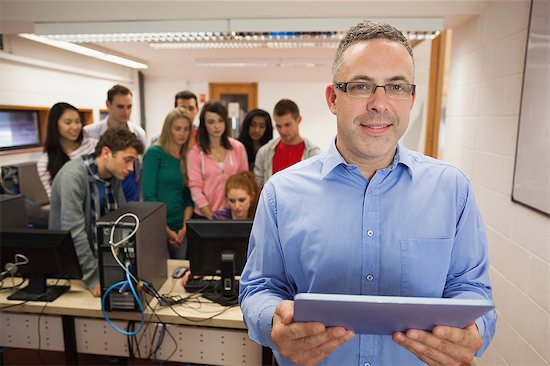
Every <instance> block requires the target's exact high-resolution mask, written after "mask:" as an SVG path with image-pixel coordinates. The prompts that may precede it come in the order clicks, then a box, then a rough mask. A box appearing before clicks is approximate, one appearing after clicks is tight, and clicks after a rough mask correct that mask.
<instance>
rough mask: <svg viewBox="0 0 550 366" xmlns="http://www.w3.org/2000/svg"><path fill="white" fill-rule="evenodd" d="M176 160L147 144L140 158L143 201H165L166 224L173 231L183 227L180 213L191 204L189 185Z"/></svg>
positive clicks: (154, 146) (162, 150) (157, 147)
mask: <svg viewBox="0 0 550 366" xmlns="http://www.w3.org/2000/svg"><path fill="white" fill-rule="evenodd" d="M180 162H181V161H180V159H176V158H174V157H173V156H172V155H170V154H168V153H167V152H166V151H164V149H163V148H162V147H160V146H158V145H153V146H151V147H150V148H149V149H148V150H147V152H146V153H145V156H144V158H143V176H142V181H141V183H142V185H143V200H144V201H155V202H164V203H165V204H166V212H167V217H166V224H167V225H168V227H169V228H170V229H171V230H173V231H175V232H177V231H178V230H180V229H181V228H182V226H183V212H184V210H185V208H187V207H190V206H191V207H192V206H193V201H192V200H191V193H190V191H189V187H187V185H186V184H185V182H184V180H183V174H182V172H181V166H180Z"/></svg>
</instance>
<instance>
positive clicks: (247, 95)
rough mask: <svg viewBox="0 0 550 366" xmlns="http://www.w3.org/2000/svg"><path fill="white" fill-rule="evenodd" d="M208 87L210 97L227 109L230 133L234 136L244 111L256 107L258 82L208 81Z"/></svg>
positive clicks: (236, 133) (246, 111)
mask: <svg viewBox="0 0 550 366" xmlns="http://www.w3.org/2000/svg"><path fill="white" fill-rule="evenodd" d="M208 89H209V95H210V99H211V100H217V101H219V102H221V103H222V104H223V105H225V107H226V108H227V109H228V111H229V119H230V120H231V130H232V134H231V135H232V136H233V137H235V138H236V137H237V136H238V135H239V132H240V127H241V124H242V122H243V119H244V116H246V113H248V112H249V111H251V110H252V109H254V108H257V107H258V83H209V84H208Z"/></svg>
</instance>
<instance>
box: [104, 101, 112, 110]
mask: <svg viewBox="0 0 550 366" xmlns="http://www.w3.org/2000/svg"><path fill="white" fill-rule="evenodd" d="M105 106H106V107H107V109H109V110H110V109H111V102H109V101H108V100H106V101H105Z"/></svg>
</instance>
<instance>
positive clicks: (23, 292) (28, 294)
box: [8, 274, 71, 302]
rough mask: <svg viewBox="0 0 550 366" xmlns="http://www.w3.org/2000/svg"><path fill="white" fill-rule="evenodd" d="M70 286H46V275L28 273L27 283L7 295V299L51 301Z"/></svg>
mask: <svg viewBox="0 0 550 366" xmlns="http://www.w3.org/2000/svg"><path fill="white" fill-rule="evenodd" d="M70 288H71V287H70V286H48V285H46V276H44V275H42V274H34V275H29V284H28V285H27V287H24V288H22V289H20V290H18V291H16V292H14V293H13V294H11V295H10V296H8V300H20V301H47V302H51V301H54V300H55V299H57V298H58V297H59V296H61V295H62V294H63V293H65V292H66V291H67V290H69V289H70Z"/></svg>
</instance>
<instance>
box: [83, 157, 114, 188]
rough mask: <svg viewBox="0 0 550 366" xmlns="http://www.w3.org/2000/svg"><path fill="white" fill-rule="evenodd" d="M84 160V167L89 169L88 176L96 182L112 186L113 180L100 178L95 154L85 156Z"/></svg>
mask: <svg viewBox="0 0 550 366" xmlns="http://www.w3.org/2000/svg"><path fill="white" fill-rule="evenodd" d="M82 160H84V165H85V166H86V168H87V169H88V175H89V176H90V177H92V178H94V179H95V180H97V181H99V182H101V183H103V184H105V185H106V186H107V185H110V184H111V178H109V179H103V178H101V177H100V176H99V170H98V168H97V163H96V160H95V154H90V155H85V156H83V157H82Z"/></svg>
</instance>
